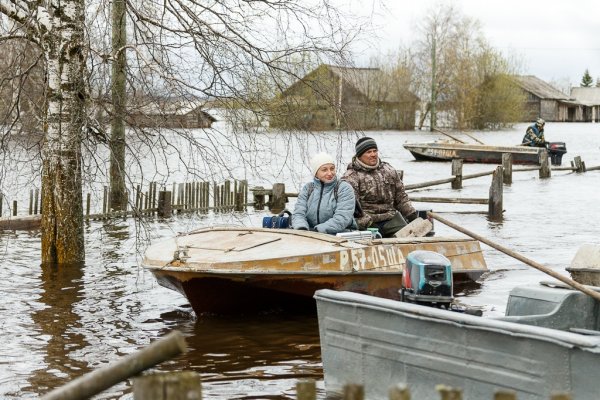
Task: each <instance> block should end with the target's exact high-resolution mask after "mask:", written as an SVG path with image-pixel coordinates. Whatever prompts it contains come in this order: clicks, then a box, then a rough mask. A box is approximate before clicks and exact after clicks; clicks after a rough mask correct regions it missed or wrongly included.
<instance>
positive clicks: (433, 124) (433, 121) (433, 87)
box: [429, 30, 437, 132]
mask: <svg viewBox="0 0 600 400" xmlns="http://www.w3.org/2000/svg"><path fill="white" fill-rule="evenodd" d="M435 36H436V33H435V30H434V32H433V34H432V35H431V124H430V129H429V130H430V131H431V132H433V131H434V130H435V127H436V114H435V102H436V101H437V98H436V97H437V93H436V85H435V73H436V71H435V69H436V65H435V63H436V54H435Z"/></svg>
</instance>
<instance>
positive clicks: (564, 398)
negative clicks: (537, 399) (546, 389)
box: [550, 393, 572, 400]
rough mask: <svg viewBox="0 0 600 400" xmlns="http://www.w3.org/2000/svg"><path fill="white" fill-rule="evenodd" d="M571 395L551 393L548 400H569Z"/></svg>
mask: <svg viewBox="0 0 600 400" xmlns="http://www.w3.org/2000/svg"><path fill="white" fill-rule="evenodd" d="M571 398H572V397H571V395H570V394H568V393H552V394H551V395H550V400H571Z"/></svg>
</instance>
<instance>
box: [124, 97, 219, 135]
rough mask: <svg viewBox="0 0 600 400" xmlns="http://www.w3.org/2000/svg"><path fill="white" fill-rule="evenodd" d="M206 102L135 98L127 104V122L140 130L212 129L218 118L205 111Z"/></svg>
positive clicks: (200, 100) (180, 99)
mask: <svg viewBox="0 0 600 400" xmlns="http://www.w3.org/2000/svg"><path fill="white" fill-rule="evenodd" d="M204 103H205V100H203V99H184V98H133V99H131V100H128V104H127V117H126V119H127V122H128V123H129V124H130V125H134V126H137V127H140V128H187V129H194V128H210V127H211V126H212V124H213V122H215V121H216V118H214V117H213V116H211V115H210V114H208V113H207V112H206V111H203V110H202V108H203V107H204Z"/></svg>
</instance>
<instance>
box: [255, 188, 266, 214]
mask: <svg viewBox="0 0 600 400" xmlns="http://www.w3.org/2000/svg"><path fill="white" fill-rule="evenodd" d="M254 189H255V190H257V191H262V190H264V187H262V186H255V187H254ZM253 197H254V209H255V210H263V209H264V208H265V195H264V193H262V192H261V193H260V194H257V193H256V192H253Z"/></svg>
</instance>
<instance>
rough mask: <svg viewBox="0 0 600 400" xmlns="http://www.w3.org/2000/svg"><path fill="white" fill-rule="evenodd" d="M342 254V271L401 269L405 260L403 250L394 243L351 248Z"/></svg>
mask: <svg viewBox="0 0 600 400" xmlns="http://www.w3.org/2000/svg"><path fill="white" fill-rule="evenodd" d="M341 256H342V257H341V260H340V261H341V262H340V269H341V270H342V271H350V270H352V271H365V270H370V269H383V270H387V269H401V268H402V266H403V265H404V262H405V260H404V255H403V254H402V251H401V250H400V249H399V248H398V247H397V246H393V245H389V246H386V245H380V246H375V247H369V248H360V249H351V250H348V251H347V252H343V253H342V254H341Z"/></svg>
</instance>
